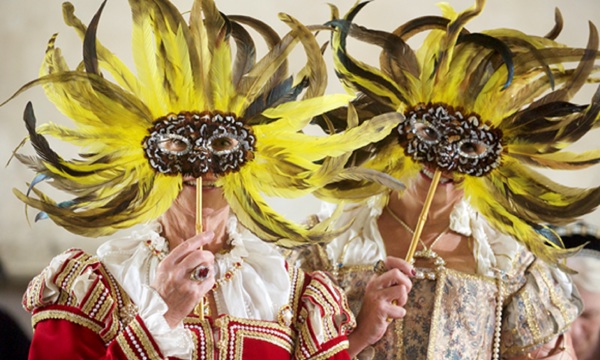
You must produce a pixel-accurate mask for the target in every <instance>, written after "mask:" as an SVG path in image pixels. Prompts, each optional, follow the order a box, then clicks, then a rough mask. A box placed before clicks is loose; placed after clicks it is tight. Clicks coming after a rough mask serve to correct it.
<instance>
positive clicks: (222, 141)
mask: <svg viewBox="0 0 600 360" xmlns="http://www.w3.org/2000/svg"><path fill="white" fill-rule="evenodd" d="M239 144H240V142H239V141H238V140H237V139H236V138H235V137H233V136H231V135H219V136H213V137H211V138H210V139H209V140H208V149H209V150H210V151H211V152H212V153H214V154H216V155H222V154H228V153H230V152H232V151H235V150H237V148H238V147H239Z"/></svg>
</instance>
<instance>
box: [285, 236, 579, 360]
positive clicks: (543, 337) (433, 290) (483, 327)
mask: <svg viewBox="0 0 600 360" xmlns="http://www.w3.org/2000/svg"><path fill="white" fill-rule="evenodd" d="M288 258H289V260H290V261H291V262H297V263H302V264H303V265H302V267H303V268H304V269H305V270H307V271H309V270H310V269H315V268H317V269H318V268H320V269H328V270H329V271H331V273H332V274H333V275H334V277H335V278H336V279H337V280H338V284H339V285H340V286H341V287H342V288H343V289H344V290H345V292H346V295H347V297H348V301H349V303H350V308H351V309H352V311H354V312H355V314H358V311H359V310H360V306H361V301H362V300H361V298H362V295H361V294H362V292H363V291H364V288H365V286H366V284H367V282H368V281H369V279H370V278H371V277H372V276H373V274H374V272H373V270H372V266H366V265H365V266H347V267H344V266H339V265H338V266H335V267H334V266H332V264H331V262H330V261H328V260H327V258H326V256H325V250H324V249H323V248H320V247H317V246H313V247H309V248H304V249H302V250H301V251H298V252H294V253H291V254H289V257H288ZM501 279H502V280H501V286H502V288H503V294H504V297H503V299H504V301H503V308H502V330H501V344H500V348H501V358H507V357H510V356H515V355H518V354H522V353H524V352H528V351H530V350H532V349H534V348H536V347H537V346H539V345H541V344H543V343H545V342H547V341H549V340H550V339H552V338H553V337H555V336H557V335H558V334H560V333H562V332H564V331H565V330H566V327H567V326H568V324H570V323H571V322H572V321H573V320H574V319H575V318H576V317H577V315H578V313H579V311H580V309H581V303H580V300H579V298H574V297H572V296H571V295H570V291H571V290H570V289H563V288H562V287H561V285H560V284H559V282H558V280H557V279H555V278H553V276H552V272H551V271H549V267H548V266H547V265H545V263H543V262H542V261H539V260H536V259H535V258H534V257H533V255H532V254H531V253H529V252H528V251H526V250H523V251H522V252H521V253H520V255H519V256H517V258H516V259H515V266H513V271H512V272H511V273H509V274H505V275H503V276H502V277H501ZM497 299H498V279H497V278H494V277H486V276H481V275H476V274H466V273H462V272H459V271H455V270H452V269H443V270H441V271H440V272H438V273H437V278H436V280H428V279H422V280H418V279H413V288H412V290H411V292H410V293H409V299H408V302H407V304H406V309H407V314H406V316H405V317H404V318H403V319H402V320H395V321H394V322H392V323H391V324H390V326H389V327H388V330H387V332H386V334H385V335H384V337H383V338H382V339H381V340H380V341H379V342H377V343H376V344H375V345H373V346H372V349H367V351H363V353H361V354H360V355H359V359H361V360H363V359H376V360H384V359H398V360H425V359H428V360H443V359H449V360H450V359H452V360H454V359H457V360H458V359H460V360H489V359H491V358H492V347H493V338H494V328H495V325H496V302H497Z"/></svg>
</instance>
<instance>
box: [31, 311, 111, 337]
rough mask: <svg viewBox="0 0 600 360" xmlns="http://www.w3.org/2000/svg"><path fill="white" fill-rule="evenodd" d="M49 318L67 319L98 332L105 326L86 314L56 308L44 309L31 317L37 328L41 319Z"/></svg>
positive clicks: (33, 324)
mask: <svg viewBox="0 0 600 360" xmlns="http://www.w3.org/2000/svg"><path fill="white" fill-rule="evenodd" d="M49 319H53V320H66V321H69V322H72V323H74V324H77V325H80V326H83V327H85V328H88V329H90V330H92V331H93V332H95V333H96V334H99V333H100V331H102V329H103V328H104V327H103V326H102V325H99V324H98V323H96V322H95V321H94V320H92V319H89V318H87V317H85V316H81V315H78V314H74V313H72V312H70V311H66V310H55V309H48V310H42V311H40V312H38V313H36V314H33V316H32V317H31V324H32V326H33V328H34V329H35V326H36V325H37V323H39V322H40V321H44V320H49Z"/></svg>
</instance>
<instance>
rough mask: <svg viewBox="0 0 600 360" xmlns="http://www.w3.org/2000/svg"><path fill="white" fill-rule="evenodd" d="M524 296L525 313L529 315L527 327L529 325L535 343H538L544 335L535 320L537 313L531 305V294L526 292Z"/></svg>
mask: <svg viewBox="0 0 600 360" xmlns="http://www.w3.org/2000/svg"><path fill="white" fill-rule="evenodd" d="M522 296H523V303H524V304H525V313H526V314H527V325H529V328H530V329H531V333H532V335H533V341H535V342H538V341H539V339H540V338H541V337H542V335H541V332H540V328H539V327H538V325H537V322H536V319H535V313H534V310H533V305H532V304H531V299H530V298H529V293H528V292H527V291H524V292H523V294H522Z"/></svg>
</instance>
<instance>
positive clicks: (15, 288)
mask: <svg viewBox="0 0 600 360" xmlns="http://www.w3.org/2000/svg"><path fill="white" fill-rule="evenodd" d="M216 2H217V6H218V7H219V8H220V10H221V11H222V12H224V13H225V14H242V15H249V16H254V17H257V18H259V19H261V20H263V21H265V22H267V23H268V24H270V25H271V26H273V27H274V28H275V29H276V30H278V31H279V32H280V33H281V34H283V33H284V32H285V31H287V27H286V26H285V24H283V23H282V22H281V21H280V20H279V19H278V18H277V14H278V13H279V12H285V13H288V14H290V15H292V16H294V17H296V18H297V19H299V20H300V21H302V22H303V23H305V24H322V23H324V22H325V21H327V20H328V18H329V7H328V6H327V3H333V4H336V5H337V6H338V7H339V8H340V12H341V13H345V12H346V11H347V10H348V9H349V8H350V7H351V6H352V5H353V4H354V1H350V0H335V1H333V0H301V1H300V0H296V1H292V0H287V1H285V0H254V1H250V0H235V1H234V0H216ZM473 2H474V1H469V0H449V3H450V4H451V5H452V6H453V7H454V8H455V9H456V10H457V11H460V10H463V9H465V8H467V7H470V6H471V5H472V4H473ZM174 3H175V4H176V5H177V6H178V7H179V9H180V10H182V11H187V10H189V9H190V8H191V4H192V0H177V1H174ZM436 3H437V1H435V0H420V1H415V0H412V1H410V0H376V1H374V2H373V3H371V4H369V5H368V6H367V7H366V8H365V9H363V10H362V11H361V12H360V14H359V15H358V17H357V18H356V22H358V23H360V24H362V25H365V26H367V27H372V28H379V29H383V30H392V29H394V28H395V27H396V26H397V25H399V24H401V23H404V22H405V21H407V20H409V19H412V18H414V17H417V16H422V15H438V14H439V13H440V11H439V9H438V8H437V7H436V5H435V4H436ZM73 4H74V5H75V8H76V14H77V15H78V16H79V18H80V19H82V21H83V22H84V23H88V22H89V21H90V20H91V18H92V16H93V15H94V13H95V12H96V11H97V9H98V8H99V6H100V4H101V1H100V0H74V1H73ZM555 7H558V8H559V9H560V11H561V13H562V15H563V18H564V23H565V26H564V29H563V32H562V34H561V35H560V36H559V38H558V40H559V41H560V42H562V43H566V44H568V45H571V46H581V47H583V46H585V45H586V43H587V38H588V35H589V27H588V26H589V25H588V21H592V22H594V23H595V24H596V25H598V26H600V2H599V0H527V1H522V0H489V1H488V4H487V5H486V8H485V9H484V11H483V14H482V15H480V16H479V17H477V18H476V19H474V20H473V21H472V22H471V23H470V25H469V26H468V29H469V30H471V31H479V30H483V29H491V28H499V27H510V28H516V29H520V30H522V31H524V32H526V33H529V34H535V35H545V34H546V33H547V32H548V31H549V30H550V29H551V28H552V27H553V25H554V11H555ZM130 25H131V20H130V12H129V7H128V3H127V1H125V0H109V1H108V3H107V5H106V8H105V10H104V14H103V16H102V19H101V21H100V26H99V31H98V38H99V40H100V41H102V42H103V44H104V45H105V46H106V47H107V48H108V49H110V50H111V51H113V52H114V53H115V54H116V55H117V56H119V57H120V58H121V59H122V60H123V61H125V63H126V64H128V65H129V66H132V63H133V61H132V60H131V53H130V51H131V50H130V30H131V27H130ZM54 33H59V37H58V40H57V46H58V47H60V48H61V49H62V51H63V54H64V56H65V58H66V59H67V61H68V62H69V65H70V66H71V67H75V66H77V64H78V62H79V61H80V60H81V58H82V57H81V41H80V39H79V38H78V37H77V36H76V35H75V33H74V31H73V30H72V29H71V28H69V27H68V26H66V25H65V24H64V23H63V21H62V15H61V1H56V0H49V1H39V0H2V1H1V2H0V102H2V101H4V100H6V99H8V98H9V97H10V96H11V95H12V94H13V93H14V92H15V91H16V90H17V89H18V88H19V87H20V86H21V85H23V84H25V83H26V82H28V81H30V80H33V79H35V78H36V75H37V72H38V69H39V66H40V64H41V61H42V59H43V56H44V51H45V49H46V43H47V41H48V39H49V38H50V36H51V35H52V34H54ZM320 40H322V41H325V40H326V36H325V34H321V35H320ZM415 41H417V43H414V44H413V43H412V42H411V45H413V47H415V46H417V45H418V41H419V39H416V40H415ZM355 46H356V47H355ZM358 46H360V45H359V44H351V49H353V50H352V51H353V53H354V54H357V53H358V52H360V53H361V59H363V60H366V61H369V62H371V63H374V62H375V61H376V60H375V59H377V56H378V52H377V51H375V50H374V49H373V48H369V47H366V46H365V47H364V49H360V48H359V47H358ZM357 51H358V52H357ZM326 55H330V53H326ZM292 65H293V64H292ZM329 82H330V84H331V86H330V89H329V92H332V93H333V92H340V91H342V89H341V87H340V86H339V84H338V83H337V80H336V78H335V76H334V73H333V71H330V80H329ZM595 88H596V86H594V85H590V86H587V88H586V89H585V90H584V91H582V92H581V93H580V94H579V95H578V96H577V97H576V98H575V101H576V102H579V103H587V102H589V99H590V98H591V96H592V94H593V91H594V90H595ZM28 101H32V102H33V105H34V109H35V112H36V116H37V118H38V122H39V123H43V122H49V121H54V122H58V123H65V122H66V121H67V120H66V119H65V117H64V116H62V115H61V114H60V113H58V112H57V111H56V110H55V109H54V108H53V106H52V105H51V104H50V103H49V102H48V101H47V100H46V99H45V97H44V95H43V92H42V90H41V89H40V88H36V89H33V90H30V91H27V92H26V93H24V94H22V95H20V96H18V97H17V98H16V99H14V100H12V101H11V102H9V103H8V104H6V105H4V106H3V107H0V126H1V131H0V163H1V164H2V165H3V166H0V184H2V186H1V187H0V270H1V273H0V308H5V309H8V310H9V311H10V312H11V313H12V314H13V315H14V316H15V317H16V318H17V319H18V321H19V323H20V324H21V325H22V326H23V328H24V329H25V331H26V332H27V333H28V334H30V333H31V329H30V325H29V315H28V314H27V313H25V311H24V310H22V309H21V307H20V299H21V295H22V293H23V292H24V290H25V288H26V286H27V282H28V281H29V279H30V278H31V277H32V276H34V275H36V274H37V273H39V272H40V270H41V269H43V267H45V266H46V264H47V263H48V262H49V261H50V259H51V258H52V257H53V256H54V255H56V254H58V253H60V252H62V251H63V250H65V249H67V248H70V247H81V248H84V249H87V250H88V251H94V249H95V248H96V247H97V246H98V245H99V244H100V243H101V242H102V241H103V239H83V238H79V237H77V236H74V235H72V234H70V233H68V232H67V231H65V230H63V229H62V228H59V227H58V226H56V225H54V224H53V223H52V222H51V221H42V222H39V223H35V224H33V223H32V221H33V216H34V215H35V212H34V211H30V212H29V214H26V211H25V208H24V206H23V204H22V203H20V202H19V201H17V199H16V197H15V196H14V195H13V194H12V188H18V189H20V190H21V191H25V190H26V188H27V187H26V182H28V181H31V179H32V178H33V176H34V174H33V173H32V172H31V171H29V170H28V169H26V168H25V167H24V166H22V165H21V164H20V163H18V162H17V161H12V162H11V163H10V164H8V165H6V166H4V164H6V163H7V162H8V160H9V159H10V156H11V153H12V151H13V150H14V149H15V147H17V146H18V145H19V143H20V142H21V140H22V139H23V138H24V137H25V136H26V130H25V127H24V125H23V121H22V113H23V109H24V107H25V104H26V103H27V102H28ZM66 123H68V122H66ZM597 136H598V132H597V131H596V132H594V133H593V134H592V135H588V136H587V137H586V138H585V139H584V140H585V141H583V144H581V145H579V146H578V147H577V149H576V150H582V149H589V148H592V147H594V146H595V147H598V145H597V144H598V141H597ZM23 151H25V152H30V151H31V149H30V144H26V145H25V147H24V148H23ZM546 174H549V175H550V176H551V177H552V178H553V179H556V180H557V181H559V182H561V183H564V184H567V185H571V186H579V187H590V186H593V185H600V167H599V166H596V167H594V168H591V169H587V170H584V171H579V172H576V173H575V172H564V173H563V172H555V173H546ZM44 189H49V187H44ZM49 193H50V194H53V193H52V191H49ZM292 203H293V204H294V206H290V201H284V200H273V205H274V206H275V207H276V208H277V209H279V210H280V211H281V212H283V213H284V214H286V215H288V216H289V217H291V218H292V219H295V220H300V219H302V218H303V217H305V216H306V215H308V214H310V213H313V212H315V211H316V210H317V209H318V203H317V202H316V201H315V200H314V199H312V198H304V199H298V200H294V201H293V202H292ZM585 219H586V220H588V221H590V222H593V223H596V224H600V211H596V212H594V213H592V214H590V215H588V216H586V217H585ZM0 326H1V324H0Z"/></svg>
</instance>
